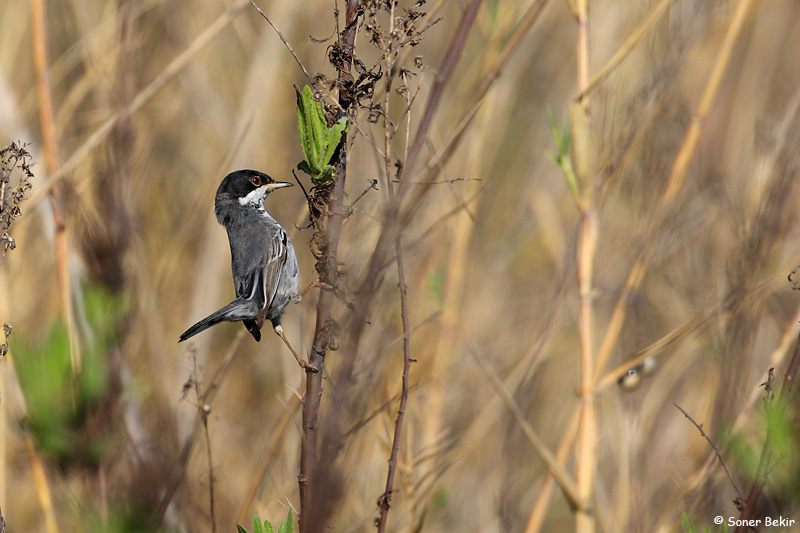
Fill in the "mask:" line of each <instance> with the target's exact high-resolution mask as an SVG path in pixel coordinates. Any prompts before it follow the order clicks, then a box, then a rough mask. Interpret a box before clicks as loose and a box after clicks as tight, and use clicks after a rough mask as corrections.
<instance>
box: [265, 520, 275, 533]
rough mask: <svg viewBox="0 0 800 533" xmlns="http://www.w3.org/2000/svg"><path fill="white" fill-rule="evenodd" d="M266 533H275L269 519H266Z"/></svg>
mask: <svg viewBox="0 0 800 533" xmlns="http://www.w3.org/2000/svg"><path fill="white" fill-rule="evenodd" d="M264 533H275V530H274V529H272V524H270V523H269V520H264Z"/></svg>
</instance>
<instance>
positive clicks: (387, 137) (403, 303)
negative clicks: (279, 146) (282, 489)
mask: <svg viewBox="0 0 800 533" xmlns="http://www.w3.org/2000/svg"><path fill="white" fill-rule="evenodd" d="M394 8H395V4H394V3H392V7H391V12H390V14H389V17H390V24H389V35H390V36H393V35H394V21H395V17H394ZM393 41H394V39H391V38H390V41H389V43H390V44H389V48H388V49H384V53H383V58H384V64H385V67H386V71H387V72H389V73H391V72H392V70H393V69H394V67H395V58H396V50H392V49H391V43H393ZM405 81H406V80H404V82H405ZM391 86H392V76H391V74H389V75H387V76H386V91H385V93H384V102H383V104H384V113H385V114H384V128H383V129H384V154H385V156H384V172H385V175H386V191H387V194H388V197H387V201H388V202H390V203H391V202H393V201H394V194H395V193H394V184H393V183H392V159H391V123H390V122H389V116H390V113H389V111H390V107H389V106H390V101H391V100H390V98H389V97H390V95H391ZM404 94H405V95H406V97H407V98H408V85H407V84H406V91H405V92H404ZM406 103H407V104H408V108H407V110H408V113H407V115H406V117H407V120H408V129H410V126H411V110H410V105H411V102H410V101H407V102H406ZM408 129H407V130H408ZM394 226H395V231H396V233H395V236H394V248H395V259H396V261H397V278H398V288H399V291H400V316H401V319H402V323H403V381H402V389H401V392H400V405H399V407H398V408H397V418H396V419H395V425H394V437H393V438H392V451H391V454H390V456H389V471H388V472H387V474H386V489H385V490H384V492H383V494H382V495H381V496H380V498H379V499H378V507H379V508H380V512H381V514H380V518H379V519H378V525H377V527H378V533H383V532H384V531H385V530H386V522H387V520H388V518H389V509H390V503H391V501H392V492H393V490H394V475H395V471H396V470H397V454H398V451H399V450H400V438H401V435H402V432H403V418H404V416H405V412H406V404H407V403H408V388H409V380H410V377H409V374H410V373H411V326H410V322H409V309H408V287H407V286H406V274H405V266H404V264H403V244H402V235H401V233H400V230H399V227H398V226H397V225H396V224H395V225H394Z"/></svg>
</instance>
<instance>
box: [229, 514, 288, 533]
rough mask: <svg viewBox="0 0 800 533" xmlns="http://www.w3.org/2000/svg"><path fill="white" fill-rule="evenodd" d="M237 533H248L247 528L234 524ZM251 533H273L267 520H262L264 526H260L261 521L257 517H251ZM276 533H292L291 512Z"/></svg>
mask: <svg viewBox="0 0 800 533" xmlns="http://www.w3.org/2000/svg"><path fill="white" fill-rule="evenodd" d="M236 532H237V533H248V531H247V528H245V527H244V526H243V525H241V524H236ZM253 533H275V530H274V529H273V528H272V524H270V522H269V520H264V525H261V519H260V518H259V517H258V515H253ZM278 533H294V515H293V514H292V510H291V509H289V513H288V514H287V515H286V520H284V522H283V523H282V524H281V525H280V526H278Z"/></svg>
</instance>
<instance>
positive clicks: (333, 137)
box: [295, 85, 350, 185]
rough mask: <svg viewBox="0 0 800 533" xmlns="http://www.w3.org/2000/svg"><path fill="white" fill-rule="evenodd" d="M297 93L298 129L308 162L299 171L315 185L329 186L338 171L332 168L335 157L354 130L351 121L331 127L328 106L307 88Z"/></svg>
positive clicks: (344, 121) (337, 123) (343, 120)
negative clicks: (343, 141) (351, 129)
mask: <svg viewBox="0 0 800 533" xmlns="http://www.w3.org/2000/svg"><path fill="white" fill-rule="evenodd" d="M295 92H296V93H297V130H298V132H299V134H300V147H301V148H302V149H303V155H305V160H304V161H301V162H300V163H299V164H298V165H297V168H298V169H299V170H302V171H303V172H305V173H306V174H308V175H309V176H311V178H312V180H313V181H314V183H315V184H317V185H319V184H321V183H327V182H329V181H331V180H332V179H333V176H334V169H333V167H332V166H330V164H329V163H330V162H331V160H332V159H333V154H334V153H335V152H336V149H337V148H338V147H339V144H340V143H341V142H342V137H343V136H344V134H345V133H346V132H347V131H348V130H349V129H350V121H349V120H348V119H346V118H341V119H339V121H338V122H336V124H334V125H333V126H332V127H330V128H329V127H328V121H327V119H326V118H325V106H324V105H322V102H318V101H316V100H314V97H313V93H312V92H311V88H310V87H309V86H308V85H306V86H305V87H303V91H302V92H301V91H299V90H297V89H295Z"/></svg>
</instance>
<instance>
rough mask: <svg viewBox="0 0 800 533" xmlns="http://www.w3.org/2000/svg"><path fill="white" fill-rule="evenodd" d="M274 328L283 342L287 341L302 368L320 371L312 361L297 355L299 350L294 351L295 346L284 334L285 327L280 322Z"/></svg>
mask: <svg viewBox="0 0 800 533" xmlns="http://www.w3.org/2000/svg"><path fill="white" fill-rule="evenodd" d="M274 329H275V333H277V334H278V337H280V338H281V339H282V340H283V342H285V343H286V347H287V348H289V351H290V352H292V355H293V356H294V358H295V359H297V364H298V365H300V368H302V369H304V370H306V371H307V372H319V370H317V369H316V368H314V367H313V366H311V363H309V362H307V361H305V360H304V359H302V358H301V357H300V356H299V355H297V352H295V351H294V348H292V345H291V344H289V341H288V340H287V339H286V336H285V335H284V334H283V328H282V327H281V325H280V324H278V325H277V326H275V328H274Z"/></svg>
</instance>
